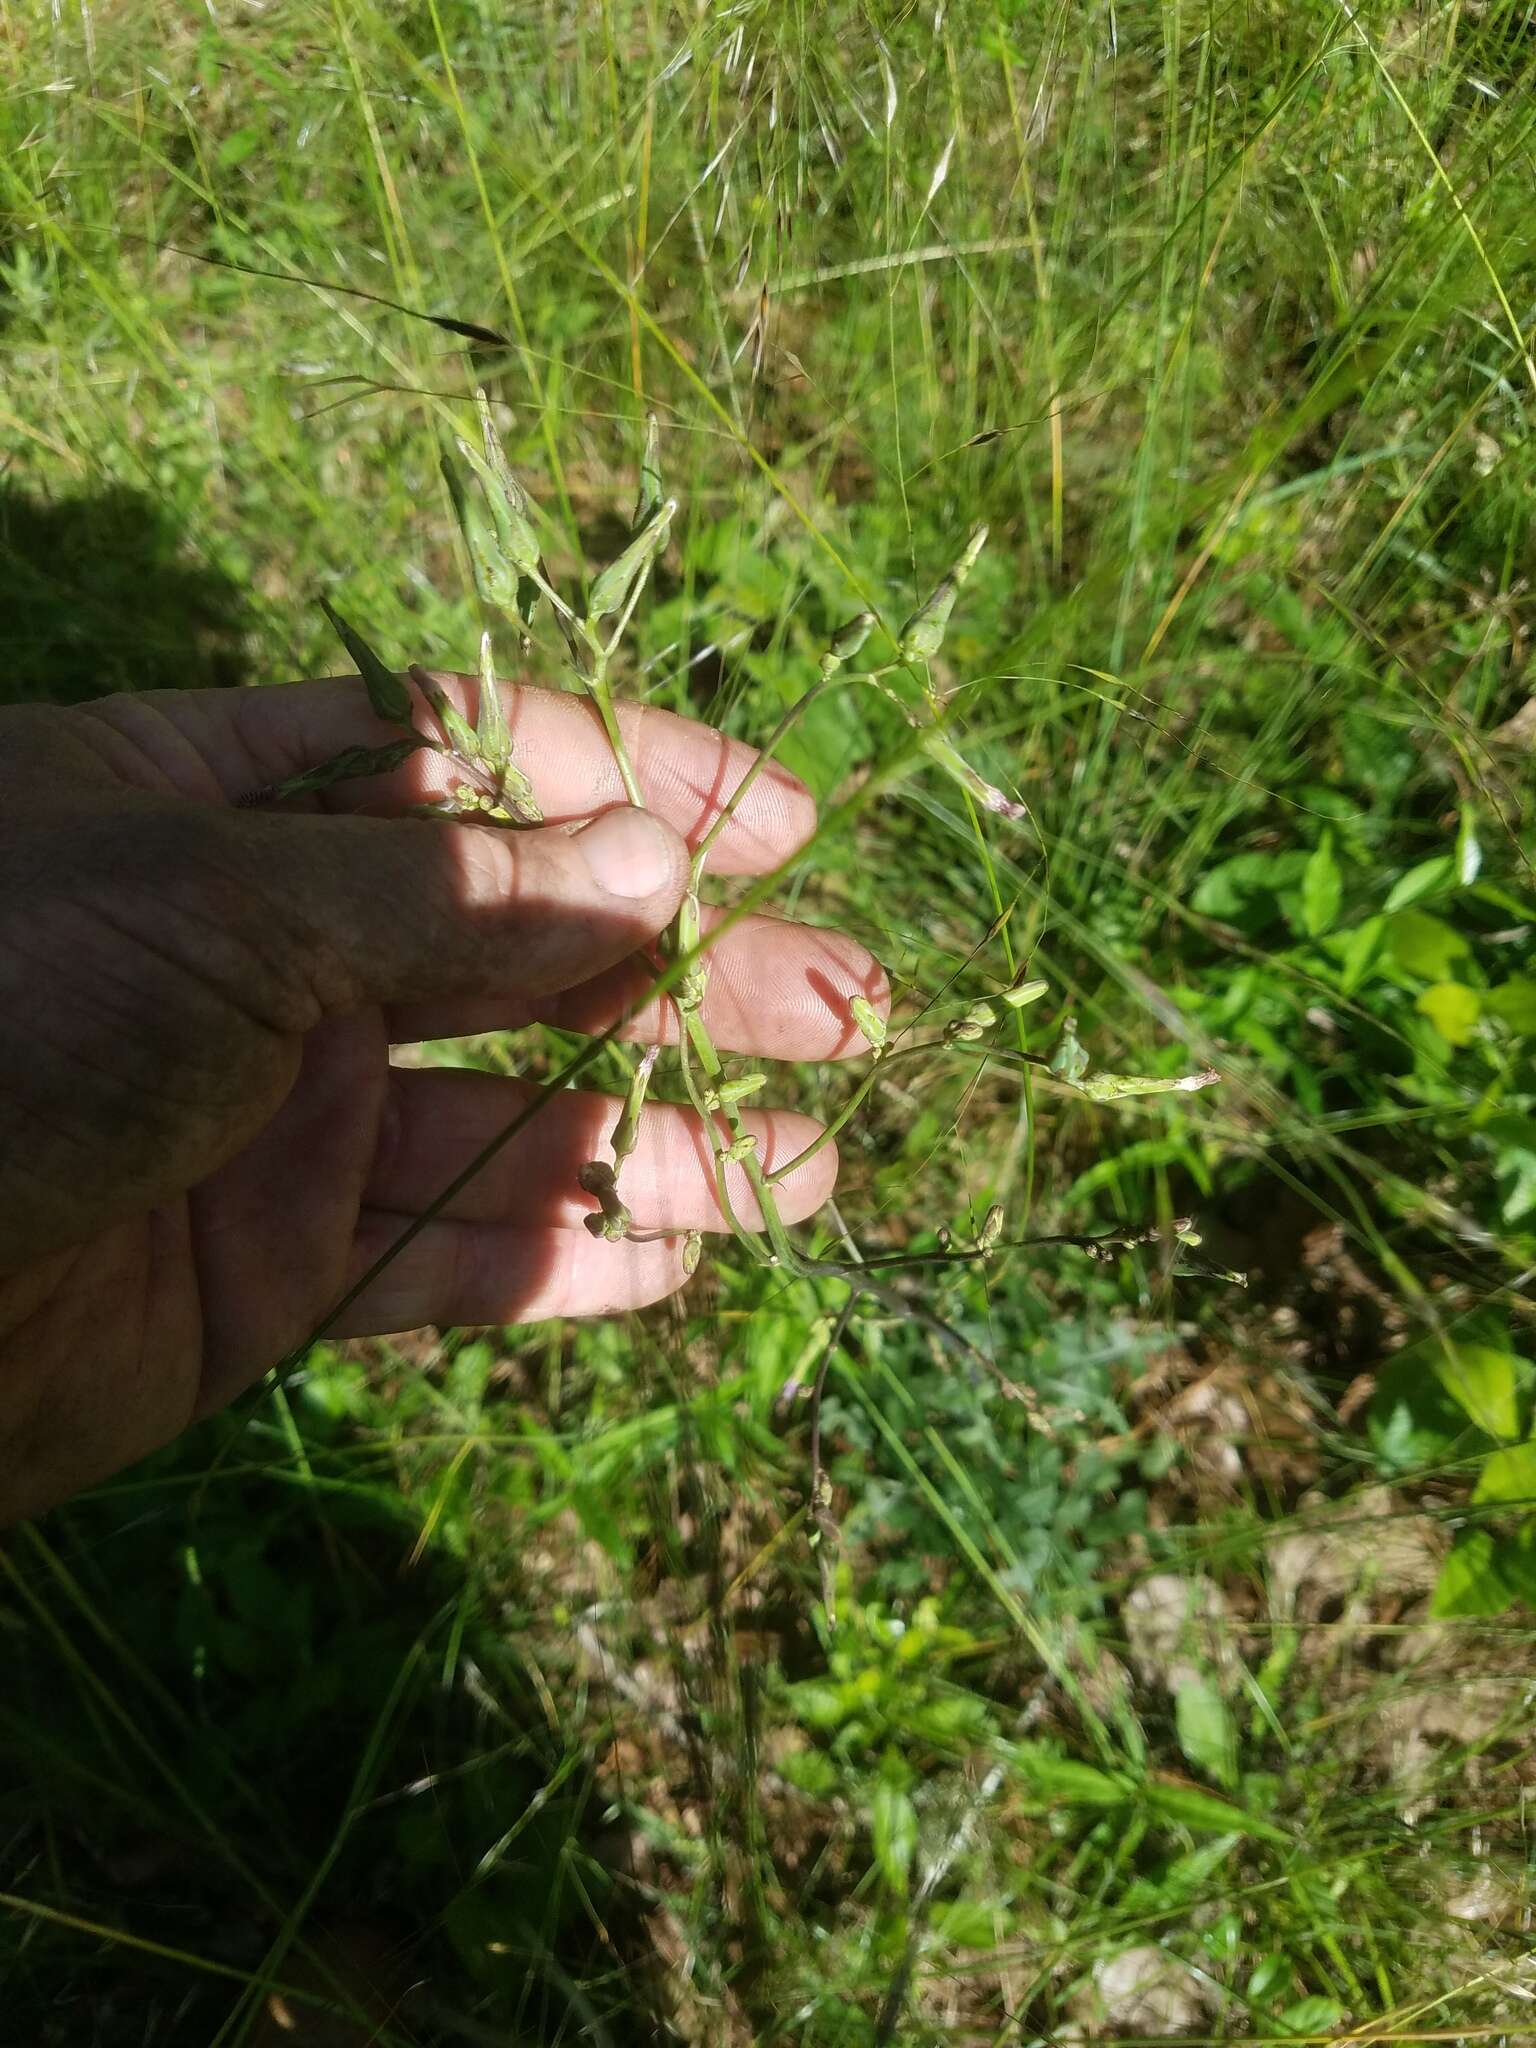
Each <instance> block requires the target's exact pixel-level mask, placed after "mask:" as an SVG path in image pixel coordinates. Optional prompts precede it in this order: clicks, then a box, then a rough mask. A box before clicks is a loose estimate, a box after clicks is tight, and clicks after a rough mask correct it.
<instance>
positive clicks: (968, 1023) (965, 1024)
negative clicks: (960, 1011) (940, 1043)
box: [944, 1017, 987, 1045]
mask: <svg viewBox="0 0 1536 2048" xmlns="http://www.w3.org/2000/svg"><path fill="white" fill-rule="evenodd" d="M986 1035H987V1027H986V1026H985V1024H978V1023H976V1022H975V1021H974V1020H973V1019H972V1018H970V1017H956V1018H955V1019H954V1020H953V1022H952V1023H949V1024H946V1025H945V1026H944V1043H945V1044H946V1045H974V1044H975V1043H976V1041H977V1039H978V1038H985V1037H986Z"/></svg>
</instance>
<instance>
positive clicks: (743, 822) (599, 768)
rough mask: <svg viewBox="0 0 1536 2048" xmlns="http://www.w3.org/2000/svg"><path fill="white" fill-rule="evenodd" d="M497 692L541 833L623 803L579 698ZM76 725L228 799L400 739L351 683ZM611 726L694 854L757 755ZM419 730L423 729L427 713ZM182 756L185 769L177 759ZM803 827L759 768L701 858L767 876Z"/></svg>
mask: <svg viewBox="0 0 1536 2048" xmlns="http://www.w3.org/2000/svg"><path fill="white" fill-rule="evenodd" d="M433 680H434V681H435V682H437V683H439V684H440V685H441V687H442V689H443V691H444V692H445V694H446V695H447V696H448V697H449V699H450V700H451V701H452V702H453V704H454V705H455V707H456V708H457V709H459V710H462V711H463V712H464V714H465V716H466V717H468V718H470V719H473V717H474V708H475V698H476V695H477V693H478V689H479V684H478V681H477V680H476V679H475V678H474V677H472V676H466V675H458V674H452V673H436V674H434V676H433ZM501 695H502V705H503V708H504V710H505V713H506V719H507V725H508V728H509V730H510V732H511V735H512V759H513V762H514V764H515V765H516V766H517V767H518V768H519V769H521V771H522V772H523V774H524V775H526V776H527V777H528V779H529V781H530V782H531V783H532V785H533V790H534V795H535V797H536V799H537V801H538V804H539V807H540V809H541V810H542V811H543V813H544V816H545V819H546V820H547V821H548V822H549V823H550V824H561V823H564V822H566V821H568V820H571V819H575V818H585V817H590V816H591V815H592V814H593V812H595V811H601V810H605V809H607V808H610V807H611V806H612V805H614V804H621V803H623V802H624V801H625V795H624V785H623V783H622V781H621V780H620V776H619V771H618V766H617V764H616V763H615V761H614V758H613V754H612V750H611V749H610V747H609V745H608V741H607V738H606V736H605V735H604V732H603V729H602V726H601V724H600V722H599V720H598V717H597V713H596V712H595V710H594V709H593V708H592V706H591V705H590V704H588V702H587V701H586V699H585V698H584V697H579V696H576V695H573V694H570V693H568V692H565V691H561V690H545V689H539V688H536V687H534V686H533V685H531V684H527V683H507V682H503V683H502V685H501ZM86 715H87V716H90V717H93V718H96V719H98V720H100V721H102V722H104V723H107V724H109V725H111V726H112V727H113V728H114V729H115V732H116V734H117V735H118V737H119V738H120V739H127V740H128V741H130V742H132V743H133V744H134V745H135V746H136V747H137V748H138V749H139V751H140V752H141V753H147V754H149V755H150V756H151V758H152V759H153V761H154V763H155V765H156V766H157V767H159V768H160V769H161V770H162V772H163V773H166V774H168V775H170V776H172V777H174V778H175V779H176V784H177V786H178V787H181V788H183V790H184V793H185V794H187V795H189V796H197V795H206V794H210V793H211V792H210V789H209V785H208V778H210V777H211V779H212V783H213V784H214V785H216V788H217V790H218V791H219V792H221V793H222V794H223V795H224V797H226V798H227V799H228V800H230V801H232V802H233V801H236V800H238V799H239V798H241V797H243V796H247V795H248V794H249V793H250V792H251V791H253V790H260V789H264V788H267V787H269V786H270V785H272V784H274V783H280V782H283V781H286V780H287V779H288V778H289V777H290V776H294V775H298V774H300V773H301V772H302V771H304V770H306V769H309V768H314V767H316V766H317V765H318V764H319V763H321V762H323V761H326V760H328V759H330V758H331V756H333V755H335V754H338V753H340V752H341V751H342V749H343V748H346V747H369V746H384V745H386V744H387V743H388V742H389V741H390V740H392V739H398V738H399V737H400V735H399V732H398V730H397V729H396V728H395V727H394V726H391V725H389V724H388V723H387V722H386V721H384V720H383V719H380V718H378V717H376V716H375V715H374V713H373V711H372V709H371V708H370V706H369V703H368V697H367V693H366V691H365V690H364V688H363V684H362V679H361V678H360V677H358V676H338V677H334V678H332V679H330V680H328V681H319V682H304V683H285V684H281V685H278V686H275V687H272V686H269V687H266V688H259V689H246V690H228V691H223V690H189V691H178V690H156V691H146V692H144V693H142V694H138V695H123V696H116V697H110V698H104V699H102V700H101V701H100V702H99V703H96V704H92V705H90V706H88V707H87V708H86ZM618 716H619V727H620V730H621V732H622V733H623V735H624V739H625V742H626V745H627V746H628V749H629V754H630V758H631V761H632V763H633V765H634V770H635V775H636V778H637V780H638V781H639V784H640V788H641V791H642V793H643V795H644V797H645V800H646V803H647V805H648V806H649V807H650V808H652V809H654V810H656V811H658V812H659V813H660V814H661V816H662V817H664V818H665V819H666V820H667V822H668V823H669V824H671V825H672V826H674V827H675V828H676V829H677V831H679V832H680V833H681V834H682V835H683V837H684V838H685V839H686V840H687V841H688V842H689V843H690V844H691V845H697V844H698V842H699V841H700V840H701V839H702V838H703V836H704V834H705V833H706V832H707V831H708V830H709V828H710V826H711V825H712V824H713V823H714V821H715V820H716V819H717V818H718V817H719V815H720V813H721V811H722V810H723V809H724V808H725V806H726V805H727V804H728V803H729V801H730V799H731V797H732V796H733V795H734V793H735V791H736V790H737V789H738V788H739V787H740V785H741V783H742V782H743V780H744V779H745V777H746V775H747V773H748V771H749V769H750V768H751V767H752V765H753V763H754V762H755V761H756V760H757V758H758V754H757V750H756V748H754V747H749V746H747V745H745V744H744V743H743V742H742V741H740V740H733V739H727V738H726V736H725V735H724V734H723V733H719V732H716V731H714V730H713V728H711V727H710V726H707V725H701V724H699V723H698V722H697V721H696V720H694V719H691V718H679V717H678V716H676V714H675V713H673V712H670V711H663V710H661V709H660V708H659V707H658V706H655V705H650V704H624V703H621V704H620V705H619V706H618ZM418 723H419V724H420V726H421V728H422V730H423V731H431V730H432V721H431V717H430V714H429V713H428V712H427V711H426V709H425V707H423V709H422V711H421V712H420V713H419V715H418ZM177 743H179V746H178V744H177ZM188 746H190V748H191V749H192V751H193V754H194V756H195V757H196V758H195V763H189V762H188V761H187V759H186V753H185V750H186V749H187V747H188ZM195 769H200V770H201V771H202V772H201V775H200V776H199V775H197V774H196V773H195V772H194V770H195ZM463 779H464V778H463V775H462V773H459V772H456V771H455V767H454V763H453V761H452V760H451V759H450V758H449V757H447V756H445V755H442V754H436V753H431V752H428V751H426V750H425V749H424V750H423V751H422V752H420V753H418V754H414V755H412V756H411V757H410V759H409V760H408V761H407V762H406V763H405V765H404V766H403V767H402V768H400V769H398V770H396V772H395V773H394V774H392V775H389V776H385V777H371V776H370V777H361V778H359V779H357V780H355V781H348V782H338V783H336V784H333V785H332V787H331V788H329V789H328V790H326V791H324V792H323V794H322V796H321V799H320V802H321V805H322V807H323V808H325V809H327V810H337V811H343V810H344V811H368V812H370V813H372V814H373V815H375V816H379V815H382V814H388V813H389V812H391V811H400V810H405V809H407V808H408V807H409V806H411V805H413V804H420V803H430V802H433V801H435V800H437V799H440V798H441V797H442V796H444V795H445V794H446V793H447V792H448V791H449V790H451V789H452V788H453V787H454V786H455V785H456V784H457V783H460V782H462V781H463ZM815 824H816V806H815V801H814V799H813V798H812V796H811V793H810V791H809V790H808V789H807V788H806V787H805V784H804V783H803V782H801V781H800V779H799V778H798V776H795V775H792V774H791V773H790V772H789V770H788V769H787V768H782V767H780V766H779V764H778V763H777V762H776V761H771V762H769V763H768V764H767V766H766V767H765V768H764V769H763V771H762V772H761V774H759V775H758V776H757V778H756V780H755V781H754V782H753V783H752V785H751V787H750V789H748V791H747V793H746V795H745V796H744V797H743V798H742V801H741V805H740V807H739V809H738V810H737V811H736V813H735V814H734V816H733V817H732V819H731V821H730V823H729V824H728V825H727V826H726V828H725V830H724V831H723V832H722V833H721V835H720V837H719V839H718V840H717V841H716V843H715V845H714V847H713V848H712V849H711V852H710V867H711V869H712V870H713V871H714V872H715V873H717V874H726V875H754V874H764V873H767V872H768V871H769V870H771V869H773V868H776V867H778V866H780V865H781V864H782V863H783V862H784V861H786V860H787V859H788V858H789V857H790V856H791V855H792V854H793V853H795V852H797V851H798V850H799V848H800V847H802V846H803V845H804V844H805V843H806V841H807V840H808V839H809V838H810V836H811V834H812V832H813V831H814V829H815Z"/></svg>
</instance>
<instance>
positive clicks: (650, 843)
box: [575, 806, 677, 900]
mask: <svg viewBox="0 0 1536 2048" xmlns="http://www.w3.org/2000/svg"><path fill="white" fill-rule="evenodd" d="M575 836H576V844H577V846H578V847H579V848H580V850H581V854H582V856H583V858H584V859H585V861H586V863H587V869H588V872H589V873H590V874H591V877H592V879H593V881H594V882H596V884H597V886H598V887H599V889H601V890H603V892H604V893H605V894H606V895H609V896H626V897H629V898H630V899H631V900H634V899H637V898H639V897H643V896H654V895H656V894H657V892H658V891H659V890H662V889H665V888H668V887H669V886H670V885H671V884H672V882H673V880H674V879H675V877H676V874H677V858H676V840H675V839H674V837H673V835H672V833H671V832H669V831H668V829H667V827H666V826H665V825H663V824H662V822H661V820H660V819H659V818H653V817H652V816H651V814H650V812H649V811H637V810H633V809H631V808H629V807H628V806H626V807H625V808H624V809H623V810H616V811H604V813H603V815H602V816H601V817H600V818H594V819H593V820H592V822H591V824H590V825H583V826H582V828H581V830H580V831H579V832H578V833H577V834H576V835H575Z"/></svg>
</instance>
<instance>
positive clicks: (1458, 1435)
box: [1366, 1345, 1480, 1472]
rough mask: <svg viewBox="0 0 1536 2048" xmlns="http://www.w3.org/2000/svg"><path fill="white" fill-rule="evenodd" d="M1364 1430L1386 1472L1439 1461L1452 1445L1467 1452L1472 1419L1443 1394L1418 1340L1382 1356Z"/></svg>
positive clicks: (1411, 1469)
mask: <svg viewBox="0 0 1536 2048" xmlns="http://www.w3.org/2000/svg"><path fill="white" fill-rule="evenodd" d="M1366 1432H1367V1435H1368V1436H1369V1438H1370V1442H1371V1448H1372V1450H1373V1451H1374V1453H1375V1455H1376V1458H1377V1461H1378V1462H1379V1463H1380V1464H1381V1465H1382V1466H1383V1467H1385V1469H1386V1470H1387V1471H1389V1472H1414V1471H1419V1470H1422V1469H1423V1467H1425V1466H1426V1465H1436V1464H1439V1463H1440V1462H1441V1461H1442V1460H1443V1459H1445V1458H1446V1457H1447V1456H1448V1455H1450V1454H1451V1453H1452V1452H1453V1450H1454V1451H1458V1452H1460V1453H1463V1454H1464V1453H1466V1452H1467V1451H1468V1450H1469V1449H1471V1450H1474V1451H1475V1450H1477V1449H1478V1448H1479V1447H1480V1446H1479V1445H1478V1444H1477V1443H1475V1442H1473V1443H1470V1444H1469V1438H1470V1437H1471V1434H1472V1425H1471V1424H1470V1423H1469V1422H1468V1420H1467V1415H1466V1411H1465V1409H1463V1408H1460V1407H1458V1406H1457V1404H1456V1403H1455V1402H1454V1401H1453V1400H1452V1399H1451V1397H1450V1395H1449V1394H1447V1392H1446V1391H1445V1388H1444V1387H1443V1386H1442V1385H1441V1384H1440V1382H1439V1380H1438V1379H1437V1377H1436V1376H1435V1374H1434V1372H1433V1371H1432V1370H1431V1367H1430V1363H1429V1360H1428V1358H1427V1357H1426V1356H1425V1355H1424V1352H1423V1350H1422V1349H1421V1347H1420V1346H1418V1345H1415V1346H1414V1347H1413V1348H1412V1350H1411V1351H1400V1352H1399V1353H1398V1354H1397V1356H1396V1357H1395V1358H1391V1359H1389V1360H1388V1361H1387V1363H1386V1365H1385V1366H1384V1367H1383V1368H1382V1370H1381V1372H1380V1373H1379V1374H1378V1376H1377V1380H1376V1392H1375V1393H1374V1394H1373V1395H1372V1397H1371V1405H1370V1408H1369V1409H1368V1410H1367V1416H1366Z"/></svg>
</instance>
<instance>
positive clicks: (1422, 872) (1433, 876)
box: [1386, 853, 1453, 910]
mask: <svg viewBox="0 0 1536 2048" xmlns="http://www.w3.org/2000/svg"><path fill="white" fill-rule="evenodd" d="M1452 870H1453V863H1452V861H1451V857H1450V855H1449V854H1448V853H1437V854H1436V855H1435V856H1434V858H1433V859H1432V860H1421V861H1420V862H1419V864H1418V866H1417V867H1416V868H1410V869H1409V870H1408V872H1407V874H1406V875H1399V876H1398V878H1397V880H1396V882H1394V883H1393V885H1392V890H1391V893H1390V894H1389V895H1388V897H1387V903H1386V907H1387V909H1388V910H1406V909H1407V907H1408V905H1409V904H1410V903H1422V902H1423V900H1424V898H1425V897H1426V896H1434V895H1436V894H1437V893H1438V892H1439V891H1440V890H1441V889H1443V888H1445V886H1446V885H1447V884H1448V883H1449V881H1450V880H1451V876H1452Z"/></svg>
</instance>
